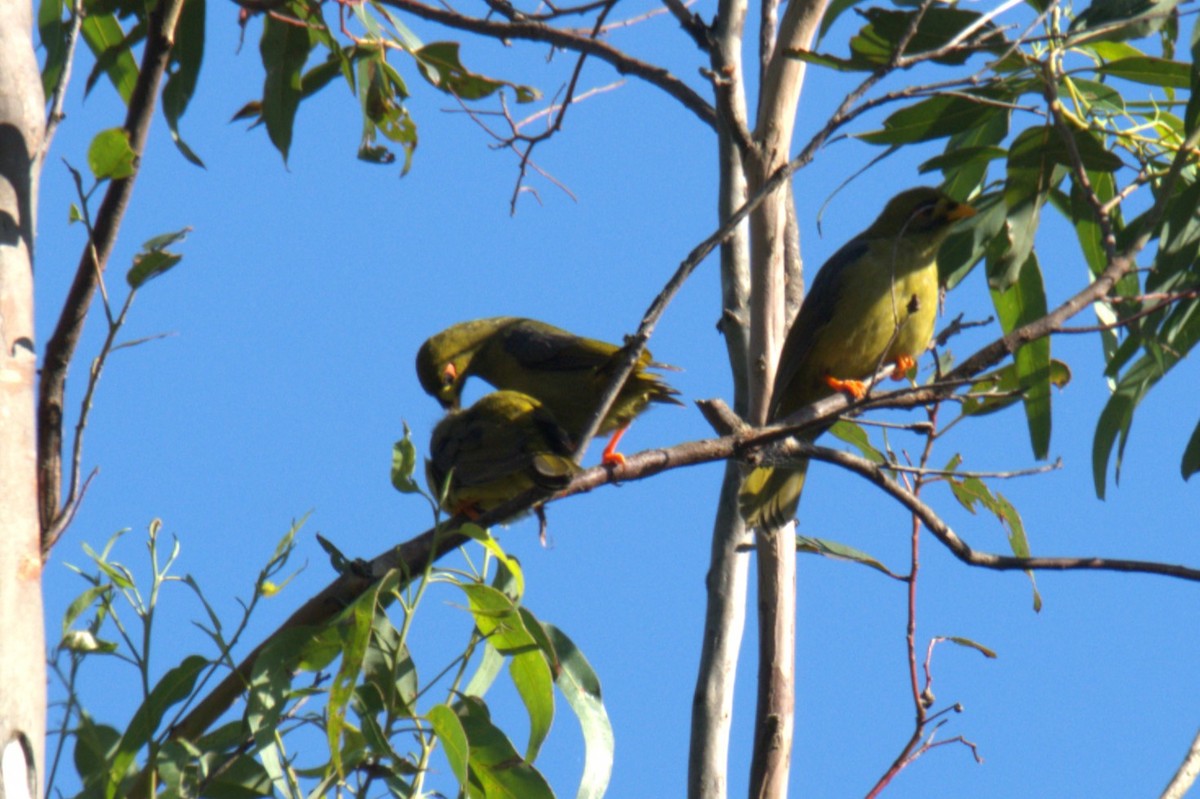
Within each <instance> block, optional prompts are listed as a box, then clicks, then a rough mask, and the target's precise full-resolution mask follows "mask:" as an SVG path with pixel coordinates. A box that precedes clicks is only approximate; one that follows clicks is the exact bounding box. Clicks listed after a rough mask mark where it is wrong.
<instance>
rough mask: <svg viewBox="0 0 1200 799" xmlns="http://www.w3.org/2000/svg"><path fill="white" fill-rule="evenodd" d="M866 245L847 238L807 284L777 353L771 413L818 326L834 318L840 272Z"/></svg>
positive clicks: (840, 285)
mask: <svg viewBox="0 0 1200 799" xmlns="http://www.w3.org/2000/svg"><path fill="white" fill-rule="evenodd" d="M867 246H868V245H867V240H866V239H865V238H863V237H862V236H855V237H854V238H852V239H850V241H848V242H846V243H845V244H843V245H842V247H841V249H839V250H838V251H837V252H835V253H834V254H833V255H831V256H830V257H829V260H827V261H826V262H825V263H824V264H823V265H822V266H821V269H820V270H819V271H818V272H817V276H816V277H815V278H813V280H812V282H811V283H810V284H809V287H808V293H807V294H806V295H805V297H804V303H803V304H802V305H801V306H800V312H799V313H798V314H796V320H795V321H794V322H792V326H791V328H790V329H789V330H788V334H787V338H785V339H784V340H783V349H782V350H781V351H780V353H779V368H778V370H776V372H775V387H774V389H773V391H772V393H771V397H772V400H771V416H772V417H774V416H775V415H776V411H777V410H778V404H779V399H780V397H782V396H783V395H784V389H785V388H786V386H787V385H788V383H790V382H791V381H792V378H794V377H795V376H796V372H797V370H798V369H799V368H800V366H801V365H802V364H803V363H804V361H805V360H806V359H807V358H808V354H809V352H810V351H811V350H812V347H813V344H814V343H815V342H816V340H817V337H818V336H819V335H820V332H821V329H822V328H824V327H825V326H826V325H828V324H829V322H830V320H831V319H833V309H834V308H836V307H837V306H838V304H839V303H838V293H839V292H840V291H843V290H844V289H845V288H846V286H845V281H843V280H842V274H843V273H844V272H845V271H846V269H847V268H848V267H849V266H850V265H851V264H852V263H854V262H855V261H857V260H858V259H859V258H861V257H862V256H863V255H864V254H865V253H866V252H867Z"/></svg>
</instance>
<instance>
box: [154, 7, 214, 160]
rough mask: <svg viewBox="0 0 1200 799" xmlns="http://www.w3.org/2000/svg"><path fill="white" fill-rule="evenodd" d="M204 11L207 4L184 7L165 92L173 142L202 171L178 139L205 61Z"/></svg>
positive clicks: (177, 26)
mask: <svg viewBox="0 0 1200 799" xmlns="http://www.w3.org/2000/svg"><path fill="white" fill-rule="evenodd" d="M204 8H205V0H187V2H186V3H184V4H183V10H182V11H181V12H180V13H179V23H178V24H177V25H176V26H175V44H174V46H173V47H172V48H171V52H170V61H169V62H168V64H167V82H166V85H165V86H163V90H162V108H163V116H164V117H165V118H166V120H167V129H168V130H170V131H171V140H172V141H174V142H175V146H176V147H177V148H179V152H181V153H182V154H183V157H184V158H186V159H187V160H189V161H191V162H192V163H193V164H195V165H196V166H199V167H203V166H204V162H203V161H201V160H200V157H199V156H197V155H196V154H195V153H194V152H192V148H191V147H189V146H188V145H187V143H186V142H185V141H184V140H183V137H181V136H180V135H179V120H180V119H181V118H182V117H183V114H184V112H185V111H187V107H188V103H190V102H191V100H192V95H193V94H194V93H195V91H196V80H197V79H198V78H199V77H200V65H201V63H202V62H203V60H204V18H205V11H204Z"/></svg>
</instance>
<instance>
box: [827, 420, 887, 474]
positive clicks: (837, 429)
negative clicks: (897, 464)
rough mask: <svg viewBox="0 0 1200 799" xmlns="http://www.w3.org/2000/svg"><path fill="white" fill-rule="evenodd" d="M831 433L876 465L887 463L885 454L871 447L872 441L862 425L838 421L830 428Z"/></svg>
mask: <svg viewBox="0 0 1200 799" xmlns="http://www.w3.org/2000/svg"><path fill="white" fill-rule="evenodd" d="M829 432H830V433H832V434H833V436H834V437H835V438H838V439H841V440H842V441H845V442H846V443H847V444H849V445H850V446H852V447H854V448H855V449H857V450H858V451H859V454H861V455H862V456H863V457H864V458H866V459H867V460H869V461H872V462H874V463H885V462H886V461H887V458H885V457H884V456H883V453H882V452H880V451H879V450H877V449H875V447H874V446H872V445H871V439H870V438H869V437H868V436H867V431H866V430H864V429H863V427H862V425H860V424H856V423H854V422H851V421H849V420H848V419H838V420H837V422H835V423H834V425H833V427H831V428H829Z"/></svg>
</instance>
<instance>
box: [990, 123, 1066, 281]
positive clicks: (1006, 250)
mask: <svg viewBox="0 0 1200 799" xmlns="http://www.w3.org/2000/svg"><path fill="white" fill-rule="evenodd" d="M1065 152H1066V147H1065V146H1064V145H1063V144H1062V141H1061V139H1060V138H1059V136H1058V133H1057V131H1056V130H1055V129H1054V128H1053V127H1051V126H1049V125H1042V126H1038V127H1034V128H1029V129H1027V130H1024V131H1022V132H1021V133H1020V134H1019V135H1018V136H1017V138H1016V140H1014V141H1013V144H1012V147H1011V148H1010V149H1009V153H1008V172H1007V176H1006V178H1005V183H1004V204H1005V206H1006V207H1007V208H1008V211H1007V217H1006V219H1005V221H1004V228H1003V234H1002V236H1001V237H998V238H996V239H994V240H993V241H992V243H991V246H989V248H988V252H987V268H988V285H989V287H990V288H991V289H992V290H993V291H1000V292H1003V291H1006V290H1007V289H1008V287H1009V286H1011V285H1012V284H1013V283H1014V282H1016V280H1017V276H1018V275H1019V273H1020V271H1021V268H1022V266H1023V265H1024V264H1025V261H1026V260H1027V259H1028V258H1029V255H1030V253H1031V252H1033V241H1034V235H1035V234H1036V233H1037V229H1038V225H1039V223H1040V219H1041V208H1042V205H1043V204H1044V203H1045V202H1046V198H1047V197H1048V195H1049V193H1050V190H1051V189H1052V188H1053V187H1054V186H1056V185H1058V183H1059V182H1061V180H1062V178H1063V176H1064V175H1065V174H1066V171H1067V170H1066V167H1065V166H1063V164H1062V161H1061V158H1062V154H1065Z"/></svg>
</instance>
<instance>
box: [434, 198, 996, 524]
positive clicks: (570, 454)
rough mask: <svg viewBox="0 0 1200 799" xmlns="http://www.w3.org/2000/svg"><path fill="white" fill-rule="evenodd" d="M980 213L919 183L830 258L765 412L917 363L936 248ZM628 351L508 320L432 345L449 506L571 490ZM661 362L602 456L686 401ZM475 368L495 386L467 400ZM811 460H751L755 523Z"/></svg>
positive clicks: (627, 396)
mask: <svg viewBox="0 0 1200 799" xmlns="http://www.w3.org/2000/svg"><path fill="white" fill-rule="evenodd" d="M974 213H975V210H974V209H973V208H972V207H971V206H970V205H967V204H966V203H961V202H957V201H955V200H954V199H952V198H950V197H949V196H947V195H946V194H944V193H943V192H941V191H939V190H937V189H933V188H915V189H909V190H908V191H905V192H902V193H900V194H899V195H897V196H896V197H894V198H892V200H891V201H889V202H888V203H887V205H886V207H885V208H884V209H883V211H882V213H880V215H879V217H878V218H877V219H876V220H875V221H874V222H873V223H872V224H871V225H870V226H869V227H868V228H867V229H866V230H864V231H862V232H861V233H859V234H858V235H857V236H854V237H853V238H852V239H850V240H849V241H848V242H847V243H846V244H845V245H843V246H842V247H841V249H839V250H838V251H837V252H836V253H834V255H833V256H832V257H831V258H830V259H829V260H828V261H826V263H825V264H824V266H822V267H821V269H820V270H819V271H818V273H817V275H816V277H815V278H814V279H813V280H812V282H811V286H810V289H809V292H808V295H807V297H806V298H805V300H804V303H803V304H802V305H801V308H800V311H799V313H798V314H797V316H796V319H795V321H794V322H793V323H792V326H791V328H790V329H789V331H788V334H787V337H786V339H785V341H784V344H783V348H782V351H781V353H780V357H779V367H778V369H777V371H776V377H775V383H774V388H773V391H772V395H771V403H770V406H769V418H768V421H770V422H775V421H779V420H782V419H784V418H786V417H787V416H789V415H790V414H792V413H794V412H796V411H797V410H799V409H800V408H803V407H804V406H806V405H809V404H811V403H813V402H816V401H818V400H820V399H821V398H823V397H826V396H829V395H830V394H832V393H834V392H836V391H842V392H846V393H847V394H850V395H851V396H852V397H855V398H861V397H862V395H863V392H864V384H863V383H862V382H861V381H862V380H863V379H864V378H866V377H868V376H869V375H871V374H873V373H874V372H876V371H877V370H878V369H879V368H880V367H881V366H883V365H884V364H890V365H892V366H893V367H894V370H895V371H894V376H896V377H897V378H903V377H904V376H905V375H906V374H907V373H908V372H909V371H910V370H911V369H912V368H913V365H914V364H915V361H916V359H917V357H919V356H920V355H921V354H922V353H923V352H924V351H925V349H926V348H927V347H928V346H929V343H930V340H931V339H932V336H933V328H934V321H935V318H936V314H937V304H938V272H937V253H938V249H939V248H940V246H941V245H942V243H943V242H944V241H945V239H946V237H947V236H948V235H949V234H950V232H951V229H952V227H953V225H954V224H955V223H956V222H957V221H958V220H961V219H965V218H967V217H970V216H972V215H974ZM621 349H622V348H621V347H619V346H617V345H615V344H609V343H607V342H603V341H598V340H596V339H590V338H584V337H582V336H577V335H574V334H572V333H569V332H567V331H565V330H562V329H560V328H557V327H553V326H552V325H549V324H546V323H544V322H538V321H535V320H532V319H522V318H518V317H511V316H497V317H492V318H488V319H476V320H473V321H468V322H462V323H460V324H456V325H453V326H451V327H449V328H447V329H446V330H443V331H442V332H441V333H438V334H436V335H434V336H432V337H431V338H429V339H428V340H427V341H426V342H425V343H424V344H422V345H421V348H420V351H419V352H418V353H417V363H416V366H417V376H418V378H419V380H420V382H421V386H422V388H424V390H425V391H426V393H428V394H430V395H431V396H433V397H434V398H435V399H437V401H438V402H439V403H440V404H441V405H442V407H444V408H446V409H448V410H449V414H448V415H447V416H446V417H445V418H444V419H443V420H442V421H441V422H440V423H439V424H438V425H437V427H436V428H435V429H434V432H433V436H432V440H431V442H430V455H429V460H428V463H427V474H428V477H429V481H430V484H431V486H432V487H433V489H434V490H435V491H438V492H441V491H442V490H443V489H444V490H445V496H444V498H443V501H442V505H443V507H444V508H445V509H446V510H448V511H450V512H454V513H457V512H460V511H461V512H467V513H468V514H472V513H478V512H482V511H487V510H490V509H492V508H495V507H497V506H498V505H501V504H503V503H504V502H505V501H507V500H509V499H511V498H513V497H515V496H518V495H519V494H522V493H524V492H525V491H527V490H530V489H532V488H535V487H537V488H542V489H544V490H545V491H547V492H548V493H550V492H553V491H556V490H559V489H561V488H563V487H564V486H566V484H567V483H569V482H570V480H571V478H572V477H573V476H574V475H575V474H576V473H577V472H578V471H579V466H578V463H577V461H576V459H575V457H574V456H575V454H576V448H577V447H578V445H579V443H580V441H579V438H580V436H581V435H582V434H583V432H584V429H585V428H586V427H587V426H588V423H589V421H590V420H591V418H592V416H593V415H594V414H595V413H596V411H597V408H598V405H599V402H600V398H601V395H602V394H603V392H604V391H605V389H606V388H607V386H608V384H609V382H610V381H611V379H612V375H613V374H614V370H615V368H616V365H617V363H618V360H619V359H618V356H619V355H620V353H621ZM655 368H662V365H661V364H656V363H655V362H654V361H653V359H652V358H651V356H650V353H649V352H643V353H642V355H641V356H640V358H639V359H638V361H637V363H636V364H635V367H634V369H633V371H632V372H631V373H630V375H629V377H628V379H627V380H626V381H625V383H624V385H623V386H622V387H621V389H620V391H619V392H618V393H617V396H616V399H615V400H614V401H613V404H612V407H611V408H610V409H609V411H608V412H607V413H606V414H605V416H604V418H603V420H602V421H601V423H600V426H599V431H598V432H599V433H601V434H607V433H612V434H613V436H612V440H611V441H610V442H609V444H608V446H607V447H606V448H605V450H604V454H603V456H602V461H603V462H604V463H606V464H613V463H623V462H624V458H623V457H622V456H621V455H620V453H618V452H617V451H616V445H617V442H618V440H619V439H620V437H621V434H622V433H623V432H624V431H625V429H626V427H628V425H629V423H630V422H631V421H633V419H634V417H636V416H638V415H639V414H641V413H642V412H644V411H645V410H646V409H647V408H648V407H650V406H651V405H653V404H675V405H681V404H682V403H680V402H679V400H678V399H677V398H676V397H677V395H678V392H677V391H675V389H673V388H671V387H670V386H669V385H667V383H666V382H664V381H663V379H662V377H661V376H660V375H659V374H658V373H656V372H655V371H653V370H654V369H655ZM472 376H474V377H478V378H480V379H481V380H483V381H485V382H487V383H489V384H491V385H492V387H494V388H495V389H498V390H497V391H495V392H493V393H491V394H487V395H485V396H484V397H483V398H482V399H480V400H479V401H478V402H476V403H475V404H474V405H472V406H471V407H469V408H467V409H466V410H460V405H461V402H462V392H463V387H464V384H465V383H466V381H467V380H468V379H469V378H470V377H472ZM821 432H823V430H809V431H805V433H804V434H803V436H802V438H803V439H804V440H806V441H811V440H813V439H815V438H816V437H817V436H818V435H820V433H821ZM807 467H808V463H807V461H796V462H792V463H789V464H787V465H775V466H759V467H757V468H755V469H753V470H751V471H750V473H749V474H748V475H747V476H746V478H745V480H744V481H743V484H742V490H741V492H740V495H739V505H740V508H741V512H742V515H743V517H744V519H745V521H746V523H747V525H748V526H751V527H766V526H770V527H774V526H778V525H781V524H784V523H786V522H788V521H790V520H791V519H792V518H793V517H794V515H795V513H796V508H797V506H798V504H799V501H800V494H801V491H802V490H803V487H804V478H805V474H806V472H807Z"/></svg>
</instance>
